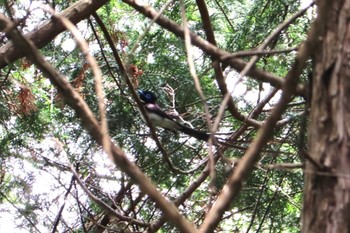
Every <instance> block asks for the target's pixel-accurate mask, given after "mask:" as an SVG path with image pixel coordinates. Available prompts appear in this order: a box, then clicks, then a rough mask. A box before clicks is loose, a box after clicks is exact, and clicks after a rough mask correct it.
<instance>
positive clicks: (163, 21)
mask: <svg viewBox="0 0 350 233" xmlns="http://www.w3.org/2000/svg"><path fill="white" fill-rule="evenodd" d="M123 2H125V3H126V4H128V5H130V6H132V7H133V8H134V9H135V10H137V11H139V12H140V13H142V14H144V15H145V16H146V17H148V18H151V19H153V18H155V17H156V16H158V12H157V11H155V10H154V9H153V8H152V7H150V6H148V5H143V4H142V3H141V2H140V1H136V0H123ZM156 23H158V24H159V25H160V26H162V27H163V28H165V29H167V30H169V31H171V32H172V33H174V34H175V35H176V36H178V37H180V38H184V30H183V28H182V27H181V26H180V25H178V24H177V23H175V22H174V21H172V20H170V19H168V18H165V17H164V16H159V17H158V19H157V20H156ZM190 37H191V42H192V44H193V45H195V46H197V47H198V48H200V49H201V50H203V51H204V52H205V53H206V54H207V55H210V56H213V57H214V58H216V59H217V60H218V61H220V62H225V64H227V65H229V66H232V67H233V68H234V69H236V70H238V71H242V70H243V69H244V68H245V67H246V65H247V62H246V61H244V60H242V59H239V58H232V59H228V60H227V57H229V56H231V55H232V54H231V53H230V52H227V51H223V50H221V49H219V48H218V47H217V46H215V45H213V44H210V43H208V41H207V40H204V39H202V38H201V37H199V36H198V35H196V34H194V33H192V32H190ZM223 58H226V60H223ZM247 75H248V76H250V77H252V78H254V79H256V80H258V81H261V82H267V83H270V84H271V85H272V86H274V87H277V88H279V89H280V88H282V85H283V79H282V78H280V77H277V76H275V75H273V74H271V73H269V72H265V71H262V70H260V69H258V68H256V67H253V68H252V69H250V70H249V72H248V73H247ZM304 89H305V87H304V86H302V85H298V86H297V88H296V90H295V93H296V94H298V95H301V96H305V90H304Z"/></svg>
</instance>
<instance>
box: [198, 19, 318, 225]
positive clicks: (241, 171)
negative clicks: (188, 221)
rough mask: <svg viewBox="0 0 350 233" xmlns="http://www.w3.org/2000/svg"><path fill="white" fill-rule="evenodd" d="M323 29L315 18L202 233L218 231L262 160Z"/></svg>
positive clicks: (209, 213)
mask: <svg viewBox="0 0 350 233" xmlns="http://www.w3.org/2000/svg"><path fill="white" fill-rule="evenodd" d="M320 30H321V24H320V23H318V20H317V19H316V21H315V22H314V24H313V25H312V27H311V29H310V31H309V33H308V38H307V40H306V41H305V42H304V44H303V45H302V46H301V47H300V49H299V52H298V54H297V57H296V59H295V62H294V64H293V66H292V68H291V70H290V71H289V72H288V74H287V76H286V79H285V84H284V86H283V88H282V91H283V92H282V96H281V98H280V100H279V101H278V103H277V105H276V107H275V109H274V110H273V112H272V113H271V115H270V116H269V117H268V118H267V120H266V123H265V124H264V125H263V126H262V127H261V129H260V130H259V131H258V134H257V137H256V138H255V140H254V141H253V142H252V144H251V145H250V147H249V148H248V150H247V151H246V153H245V155H244V156H243V158H242V160H241V161H240V163H239V164H238V165H237V167H236V168H235V169H234V172H233V174H232V175H231V177H230V178H229V180H228V181H227V183H226V185H225V186H224V187H223V189H222V191H221V193H220V195H219V196H218V199H217V200H216V202H215V203H214V205H213V207H212V209H211V210H210V211H209V212H208V214H207V217H206V218H205V220H204V222H203V224H202V226H201V228H200V232H213V231H214V230H215V228H216V226H217V225H218V223H219V222H220V219H221V217H222V216H223V214H224V212H225V211H226V210H227V209H228V208H229V206H230V205H229V203H230V202H232V200H233V199H234V198H235V197H237V195H238V193H239V191H240V190H241V188H242V184H243V181H244V180H245V179H246V178H247V177H248V175H250V173H251V171H252V170H253V168H254V164H255V163H256V162H257V161H258V160H259V158H260V151H261V149H262V148H263V147H264V146H265V145H266V142H267V141H268V140H269V139H270V137H271V136H272V134H273V131H274V127H275V125H276V123H277V121H278V119H279V118H280V117H281V115H282V113H283V112H284V110H285V108H286V106H287V104H288V103H289V102H290V99H291V97H292V96H293V94H294V93H295V89H296V88H297V83H298V80H299V76H300V74H301V72H302V70H303V69H304V67H305V65H306V61H307V59H308V58H309V57H310V54H312V51H313V49H314V47H315V44H316V43H315V41H316V40H317V39H318V35H319V31H320Z"/></svg>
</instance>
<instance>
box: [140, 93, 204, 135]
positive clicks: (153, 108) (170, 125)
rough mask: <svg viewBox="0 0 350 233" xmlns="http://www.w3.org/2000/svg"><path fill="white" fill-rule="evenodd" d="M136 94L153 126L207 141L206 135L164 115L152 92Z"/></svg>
mask: <svg viewBox="0 0 350 233" xmlns="http://www.w3.org/2000/svg"><path fill="white" fill-rule="evenodd" d="M137 92H138V93H139V96H140V99H141V100H142V101H143V103H144V106H145V110H146V113H147V115H148V118H149V119H150V121H151V122H152V124H153V125H155V126H158V127H161V128H163V129H167V130H170V131H173V132H177V131H180V132H183V133H185V134H187V135H189V136H191V137H194V138H197V139H199V140H203V141H208V140H209V137H210V135H209V134H208V133H206V132H202V131H199V130H195V129H192V128H189V127H187V126H184V125H182V124H180V123H179V122H177V121H175V120H174V119H173V118H172V117H170V116H169V115H168V114H167V113H165V112H164V111H163V110H162V109H161V108H160V107H159V106H158V104H157V96H156V95H155V94H154V93H153V92H151V91H144V90H138V91H137Z"/></svg>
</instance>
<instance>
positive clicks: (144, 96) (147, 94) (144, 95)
mask: <svg viewBox="0 0 350 233" xmlns="http://www.w3.org/2000/svg"><path fill="white" fill-rule="evenodd" d="M137 92H138V93H139V96H140V99H141V100H142V101H144V102H145V103H147V104H153V103H155V102H156V101H157V96H156V94H154V93H153V92H151V91H144V90H137Z"/></svg>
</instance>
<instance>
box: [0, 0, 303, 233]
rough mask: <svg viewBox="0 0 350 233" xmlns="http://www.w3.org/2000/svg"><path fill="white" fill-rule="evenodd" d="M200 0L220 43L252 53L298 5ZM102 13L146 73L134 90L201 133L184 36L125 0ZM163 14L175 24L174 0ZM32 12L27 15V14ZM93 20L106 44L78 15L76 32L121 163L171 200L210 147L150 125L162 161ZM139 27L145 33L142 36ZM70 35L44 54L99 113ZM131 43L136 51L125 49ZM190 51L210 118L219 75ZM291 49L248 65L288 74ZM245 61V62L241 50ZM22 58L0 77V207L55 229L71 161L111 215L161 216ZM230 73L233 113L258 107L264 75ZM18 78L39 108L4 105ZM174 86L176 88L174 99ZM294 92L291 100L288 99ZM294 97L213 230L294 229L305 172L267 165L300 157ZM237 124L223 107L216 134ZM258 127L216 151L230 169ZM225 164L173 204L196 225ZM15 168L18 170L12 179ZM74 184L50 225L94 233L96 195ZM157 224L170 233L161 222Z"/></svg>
mask: <svg viewBox="0 0 350 233" xmlns="http://www.w3.org/2000/svg"><path fill="white" fill-rule="evenodd" d="M165 2H166V1H153V2H150V4H152V7H154V8H155V9H160V8H161V7H162V6H163V5H164V4H165ZM205 2H206V4H207V7H208V9H209V13H210V20H211V24H212V27H213V28H214V34H215V38H216V40H217V43H218V47H220V48H223V49H225V50H227V51H241V50H253V49H255V48H256V47H257V46H259V45H260V44H261V43H262V41H264V39H265V38H266V37H267V36H268V35H269V34H270V33H271V32H272V31H273V30H274V29H275V28H276V27H277V26H278V25H279V24H281V23H282V22H283V21H284V20H286V19H287V18H289V17H290V16H291V15H292V14H293V13H295V12H296V11H298V9H299V1H291V0H290V1H289V0H285V1H278V0H263V1H247V0H240V1H233V2H232V1H205ZM15 4H17V3H15ZM55 4H56V9H61V10H64V9H65V8H66V7H67V6H68V5H70V3H69V2H67V1H55ZM185 8H186V17H187V20H188V22H189V25H190V28H191V30H192V32H194V33H196V34H198V35H200V36H201V37H203V38H206V36H205V33H204V30H203V22H202V19H201V15H200V13H199V11H198V6H197V5H196V4H195V1H185ZM2 11H3V10H2ZM98 15H99V16H100V18H101V19H102V21H103V22H104V24H105V26H106V27H107V29H108V32H109V33H110V35H111V36H112V38H113V40H114V43H115V44H114V45H115V46H116V47H117V49H118V52H119V55H120V56H121V58H122V60H123V62H124V64H125V67H126V69H127V70H128V69H129V66H130V65H134V66H136V67H137V68H138V69H139V70H142V72H143V74H142V75H140V76H139V77H137V79H138V88H142V89H147V90H152V91H154V92H156V93H157V95H158V99H159V105H161V106H162V107H163V108H164V109H166V110H176V112H177V113H178V114H179V115H180V116H181V117H182V118H183V120H184V121H186V122H187V123H188V124H191V125H193V127H194V128H197V129H202V130H203V131H205V130H207V129H208V126H207V124H206V123H207V122H206V120H207V119H206V115H205V108H204V106H203V103H202V101H201V99H200V97H199V95H198V93H197V91H196V89H195V84H194V80H193V77H192V76H191V74H190V72H189V66H188V64H187V53H186V49H185V45H184V41H183V40H182V39H181V38H178V37H176V36H175V35H174V34H172V33H171V32H169V31H167V30H166V29H164V28H162V27H160V26H158V25H153V26H152V27H151V28H150V29H149V31H148V32H147V33H145V34H144V32H145V31H146V28H147V27H148V26H149V24H150V20H148V19H146V18H145V16H143V15H142V14H140V13H137V12H136V11H135V9H133V8H132V7H130V6H128V5H126V4H125V3H123V2H122V1H115V0H113V1H110V2H109V3H108V4H106V5H105V6H104V7H102V8H101V9H99V10H98ZM163 15H164V16H165V17H168V18H169V19H171V20H174V21H175V22H177V23H179V24H181V22H182V19H181V11H180V2H179V1H175V2H173V3H172V4H170V6H169V8H168V9H167V10H165V12H164V14H163ZM31 17H33V18H35V15H31ZM42 17H44V16H42ZM28 20H29V21H28V22H30V19H28ZM91 22H92V25H93V27H94V30H95V31H96V33H97V34H98V36H99V40H100V42H101V44H102V46H103V47H102V48H101V47H100V44H99V43H97V39H96V38H95V37H94V35H93V33H92V29H91V25H88V24H87V23H86V22H82V23H81V24H79V30H80V31H81V32H82V34H83V35H84V37H85V39H86V40H88V41H89V43H90V49H91V52H92V53H93V54H94V56H95V58H96V60H97V61H98V63H99V65H100V68H101V70H102V73H103V80H102V82H103V86H104V91H105V102H106V110H107V120H108V125H109V134H110V136H111V137H112V139H113V141H114V142H115V143H116V144H117V145H119V146H120V147H121V148H122V149H123V151H124V152H125V153H126V155H127V157H128V159H130V160H132V161H134V162H135V164H136V165H137V166H139V167H140V168H141V170H142V171H143V172H144V173H145V174H146V175H147V176H148V177H149V178H150V179H151V180H152V181H153V182H154V183H155V184H156V185H157V187H158V188H159V190H160V191H161V192H162V194H164V195H165V196H166V197H167V198H168V199H170V200H176V199H177V198H178V197H179V196H181V195H182V194H183V192H184V191H187V190H188V188H189V187H191V186H195V185H196V182H195V181H196V179H197V178H198V177H199V176H201V175H202V174H203V170H204V168H205V166H206V165H207V163H206V159H207V158H208V156H209V153H208V148H207V146H206V144H205V143H203V142H199V141H197V140H194V139H192V138H188V137H187V136H186V135H183V134H174V133H172V132H168V131H166V130H162V129H158V130H157V135H158V138H159V140H160V142H161V143H162V145H163V147H164V148H165V151H166V156H167V157H168V160H169V161H170V162H171V165H169V162H167V159H166V158H165V157H164V156H165V155H164V154H162V153H161V152H160V150H159V148H157V146H156V145H155V143H154V141H153V140H152V139H151V137H150V131H149V128H148V127H147V126H146V125H145V123H144V122H143V121H142V119H141V117H140V116H139V111H138V107H137V105H136V103H135V100H134V99H133V98H132V96H131V94H130V90H129V88H128V87H127V85H126V82H125V80H124V79H123V78H122V75H121V73H120V70H121V69H120V67H118V66H117V63H116V61H115V57H114V55H113V53H112V50H111V49H110V45H108V44H107V42H106V41H105V39H104V37H103V32H102V30H101V28H99V27H98V25H97V24H96V22H95V20H94V19H91ZM309 24H310V19H309V18H308V17H307V16H302V17H300V18H299V19H298V20H297V21H296V22H294V23H293V24H291V25H290V26H289V27H288V28H287V29H285V30H283V31H282V32H281V33H279V34H278V35H277V37H276V38H275V39H274V40H273V41H272V42H271V43H270V44H269V46H268V48H267V49H268V50H283V49H288V48H294V47H297V46H298V45H299V44H300V43H301V42H302V41H303V40H304V39H305V37H306V32H307V30H308V27H309ZM25 29H27V26H25ZM143 34H144V35H143ZM141 35H142V36H143V37H142V39H141V40H138V38H139V37H140V36H141ZM71 38H72V36H71V34H70V33H68V32H64V33H62V34H60V35H59V36H58V37H57V38H56V39H55V41H52V42H51V43H49V44H48V45H46V46H45V47H44V48H43V49H42V50H41V52H42V53H43V54H44V55H45V56H46V58H47V59H48V60H49V61H50V63H51V64H52V65H53V66H54V67H55V68H56V69H57V70H58V71H59V72H60V73H62V74H63V75H64V76H66V78H67V80H68V81H69V82H70V83H71V84H72V85H73V86H74V88H76V90H77V91H78V93H79V94H80V95H81V96H82V97H83V99H84V100H85V101H86V103H87V104H88V106H89V107H90V109H91V110H92V111H93V113H94V114H95V116H97V117H98V116H99V110H98V105H97V103H98V101H97V96H96V92H95V80H94V77H93V74H92V72H91V69H90V67H86V66H85V65H86V63H87V62H86V60H85V58H84V54H83V53H82V52H81V51H80V49H79V48H78V47H77V46H76V47H75V48H74V49H73V50H70V49H67V48H66V47H65V46H64V42H65V41H66V40H69V39H71ZM134 46H137V48H136V50H135V52H134V53H133V54H130V51H132V48H133V47H134ZM193 54H194V63H195V69H196V72H197V75H198V78H199V83H200V85H201V89H202V90H203V93H204V95H205V97H206V103H207V105H208V107H209V111H210V114H211V116H210V118H209V120H210V121H214V120H215V118H216V116H217V114H218V111H219V106H220V104H221V102H222V96H221V92H220V91H219V90H218V87H217V84H216V81H215V73H214V71H213V69H212V60H211V57H209V56H207V55H206V54H204V53H203V52H202V51H201V50H199V49H198V48H195V47H193ZM294 56H295V53H294V52H291V53H280V54H275V55H266V56H262V57H261V59H260V61H259V62H258V63H257V65H256V67H257V68H259V69H262V70H264V71H266V72H270V73H273V74H274V75H277V76H279V77H284V76H285V75H286V74H287V72H288V71H289V69H290V67H291V65H292V64H293V62H294ZM244 59H246V60H248V59H249V57H245V58H244ZM23 63H24V61H17V62H15V63H14V67H13V68H12V69H11V74H10V75H9V78H8V80H7V81H5V79H4V78H3V76H4V75H5V74H6V73H7V70H6V69H7V68H8V67H7V68H6V69H3V70H2V71H1V76H0V85H1V90H0V137H1V141H0V147H1V148H2V152H1V154H2V160H1V163H2V166H1V167H0V169H1V171H0V174H2V173H1V172H4V173H5V176H4V177H5V179H0V181H1V182H0V189H1V190H2V191H1V192H0V193H1V196H0V208H9V207H7V206H6V207H2V205H4V204H9V203H11V205H12V206H16V207H17V209H16V208H15V207H13V209H12V212H15V213H16V215H15V216H16V217H18V218H20V219H21V221H22V222H21V223H20V224H22V223H25V225H20V224H19V227H20V228H23V229H30V231H32V230H33V231H35V230H36V229H35V227H34V226H35V225H36V224H37V225H38V226H39V225H40V227H42V228H41V231H42V232H45V231H47V230H48V229H52V225H53V222H54V220H55V219H56V217H57V215H58V209H59V208H60V207H61V206H62V203H63V202H64V200H65V199H64V198H65V194H66V192H68V191H67V190H68V187H69V185H70V182H71V177H72V174H71V171H70V169H71V165H73V166H76V167H78V169H77V170H78V172H79V174H80V175H81V177H80V179H82V180H83V183H84V184H85V185H86V186H87V187H88V189H89V190H90V191H91V192H92V193H93V194H94V195H96V196H97V197H99V198H100V199H101V200H103V201H104V202H105V203H107V204H108V205H109V206H111V207H112V208H114V209H116V212H118V213H120V214H123V215H125V216H128V217H131V218H135V219H136V220H138V221H143V222H145V223H151V222H153V221H157V220H158V219H159V217H161V216H162V214H161V212H160V211H159V209H158V208H157V206H155V205H154V202H153V201H152V200H150V199H149V198H148V197H147V196H144V195H143V194H142V192H141V191H140V190H139V188H138V187H137V186H136V185H134V184H133V181H132V180H129V179H128V178H126V177H124V175H123V174H122V173H121V172H120V171H119V169H118V168H115V167H113V165H112V162H111V161H110V160H109V158H108V157H107V156H106V155H105V154H104V153H103V152H102V151H101V148H100V147H99V146H97V145H96V143H95V142H94V141H93V140H92V139H91V137H90V136H89V135H87V133H86V131H85V130H84V129H83V128H82V126H81V123H80V119H79V118H78V116H77V115H76V113H75V112H74V111H73V110H72V109H70V108H69V107H68V106H67V105H65V103H64V101H63V96H60V95H59V93H58V92H57V91H56V89H55V88H54V87H53V86H52V85H51V84H50V83H49V82H48V81H47V80H46V78H45V77H43V75H42V74H41V73H40V72H38V71H37V70H36V68H35V67H34V66H30V64H29V66H28V67H23V66H22V65H23ZM234 72H235V71H233V70H232V69H231V68H227V69H226V70H225V72H224V73H225V76H227V77H226V78H227V80H228V81H227V83H228V86H229V87H230V88H232V87H233V86H235V88H236V89H235V92H234V93H233V99H234V102H235V104H236V106H237V110H238V111H239V112H240V113H241V114H242V115H244V116H249V114H250V113H251V112H252V111H253V110H254V109H255V107H256V106H257V103H258V99H260V100H261V99H262V98H263V97H264V96H266V93H267V91H268V89H269V87H267V86H264V87H262V88H261V86H259V85H261V82H258V81H256V80H253V79H250V78H244V80H242V81H240V82H238V84H237V83H236V82H237V80H236V76H234V78H232V82H231V81H230V80H229V78H228V75H226V74H228V73H229V74H232V73H234ZM130 76H131V75H130ZM304 76H306V75H304ZM303 78H304V79H305V77H303ZM9 80H11V81H9ZM236 84H237V85H236ZM20 85H24V86H26V87H27V88H28V89H29V90H30V93H32V94H33V96H34V101H33V104H34V105H35V107H36V110H33V111H30V112H29V113H18V112H16V111H13V109H11V107H10V106H16V107H18V108H19V107H20V106H21V105H20V104H19V102H18V99H17V96H18V93H19V90H18V89H19V87H20ZM243 89H244V90H245V91H244V90H243ZM242 90H243V91H242ZM172 91H173V93H174V96H171V95H170V94H171V93H172ZM236 92H237V93H239V94H237V93H236ZM173 98H174V99H173ZM300 99H301V98H295V100H294V101H295V102H297V101H300ZM300 102H301V103H300V104H296V105H295V106H293V105H291V107H288V110H287V111H286V113H285V114H284V115H283V119H286V118H287V117H290V119H291V120H289V121H288V123H287V124H281V125H280V126H279V127H278V128H276V130H275V132H274V135H273V138H272V139H271V141H269V143H268V144H267V145H266V147H265V148H264V150H263V151H262V157H261V160H260V161H259V162H258V164H257V165H256V170H255V171H254V172H253V173H252V174H251V176H250V177H249V179H247V180H246V181H245V182H244V186H243V190H242V192H241V193H240V195H239V197H238V198H237V199H235V200H232V202H231V203H230V207H231V208H230V209H229V210H228V211H227V212H226V213H225V216H224V219H223V220H222V221H221V223H220V225H219V227H218V231H217V232H248V231H250V232H297V231H298V229H299V224H300V211H301V203H302V198H303V196H302V187H303V178H302V172H301V171H300V170H297V171H286V170H279V169H275V168H273V165H275V164H277V165H278V164H286V163H288V164H290V163H300V162H301V161H300V158H299V157H298V155H300V150H301V147H302V146H304V145H305V144H306V140H307V139H306V136H305V135H304V137H302V140H301V141H302V143H301V142H300V140H297V139H298V138H299V137H300V136H301V135H302V133H303V130H306V129H303V124H302V123H301V117H300V113H301V112H302V111H303V110H304V104H305V103H304V102H303V101H300ZM275 103H276V100H273V101H269V104H268V105H267V106H266V107H265V108H264V111H261V112H260V113H259V115H258V116H256V117H255V119H256V120H258V121H261V122H263V121H264V120H266V118H267V117H268V116H269V115H270V113H271V111H270V110H271V108H272V107H273V106H274V104H275ZM173 107H174V108H175V109H173ZM245 124H246V122H242V121H241V120H238V119H236V118H235V117H234V116H232V115H231V113H229V112H228V111H225V114H224V117H223V119H222V120H221V122H220V128H219V131H220V132H221V133H222V134H223V135H220V137H222V138H225V137H226V136H228V135H230V134H231V133H235V132H236V131H237V130H238V129H239V128H240V127H243V126H245ZM257 130H258V129H256V128H253V127H252V126H249V127H247V129H246V130H245V131H244V132H243V133H242V134H241V135H240V136H239V137H238V138H237V139H236V140H235V141H229V142H228V143H229V144H231V146H233V147H231V148H228V149H227V150H225V151H223V154H222V156H224V157H225V158H226V159H227V160H230V161H233V162H234V163H233V164H234V165H233V167H232V170H233V171H234V169H235V166H236V164H237V162H238V163H239V160H240V159H241V158H242V157H243V155H244V153H245V152H246V151H247V150H248V148H249V147H250V146H251V142H252V141H253V140H254V139H255V138H256V137H257ZM301 144H303V145H301ZM215 152H216V151H214V154H215ZM227 166H228V163H227V162H224V161H223V160H219V162H218V163H217V164H216V165H215V175H216V176H215V179H214V180H211V179H212V177H209V178H206V179H205V181H204V182H202V183H200V184H198V186H197V187H196V188H195V190H194V191H193V192H192V193H191V195H189V197H188V198H187V199H186V201H185V202H184V203H183V204H182V205H180V207H179V209H180V210H181V212H182V213H183V214H184V215H185V216H186V217H187V218H188V219H189V220H190V221H192V222H193V223H194V224H195V225H197V226H199V225H200V224H201V223H202V221H203V219H204V216H205V213H206V212H207V210H208V208H209V207H210V205H211V204H212V202H213V200H215V198H216V196H215V194H213V193H211V190H210V188H211V187H209V186H210V183H211V181H215V182H214V186H215V189H216V190H218V191H220V190H221V189H222V187H224V185H225V184H226V182H227V179H228V178H229V177H230V175H231V174H232V170H231V171H228V170H227ZM178 171H181V172H178ZM21 172H22V173H23V176H24V177H23V176H22V175H19V174H21ZM41 176H47V177H50V179H47V180H46V181H45V182H47V184H48V185H47V188H46V189H43V188H42V187H41V185H40V183H38V182H39V181H40V177H41ZM0 178H1V176H0ZM73 183H74V185H73V188H72V189H71V191H70V192H69V193H68V194H67V196H68V197H67V200H68V201H67V202H66V207H65V211H66V212H63V215H62V216H61V217H60V219H61V222H60V223H59V224H58V226H59V228H58V229H59V231H65V230H68V229H69V230H70V231H74V232H86V229H87V231H88V230H89V229H92V227H91V225H94V224H95V223H97V222H98V223H99V222H100V221H101V219H102V218H103V216H105V214H106V211H105V210H104V209H103V208H102V207H101V206H100V205H98V204H96V203H95V202H93V201H92V200H91V199H90V198H89V197H88V196H87V195H86V194H85V193H84V191H83V190H82V189H81V188H80V187H79V185H78V184H77V182H73ZM4 197H7V198H4ZM11 208H12V207H11ZM113 221H114V220H113ZM113 221H112V220H110V221H109V222H108V224H107V225H105V227H107V228H108V227H111V226H113V223H114V222H113ZM115 222H117V220H115ZM121 222H122V221H120V222H119V223H118V222H117V223H115V224H116V225H118V224H121ZM33 223H34V226H33ZM121 225H123V224H121ZM118 226H119V225H118ZM123 226H124V225H123ZM89 227H90V228H89ZM127 227H130V228H128V229H129V230H130V229H132V230H133V231H143V230H145V227H143V226H139V225H137V224H133V223H130V226H127ZM0 229H1V228H0ZM42 229H44V230H42ZM158 232H176V230H175V229H174V227H173V226H171V225H169V224H166V225H164V226H162V228H161V229H160V230H159V231H158Z"/></svg>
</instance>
